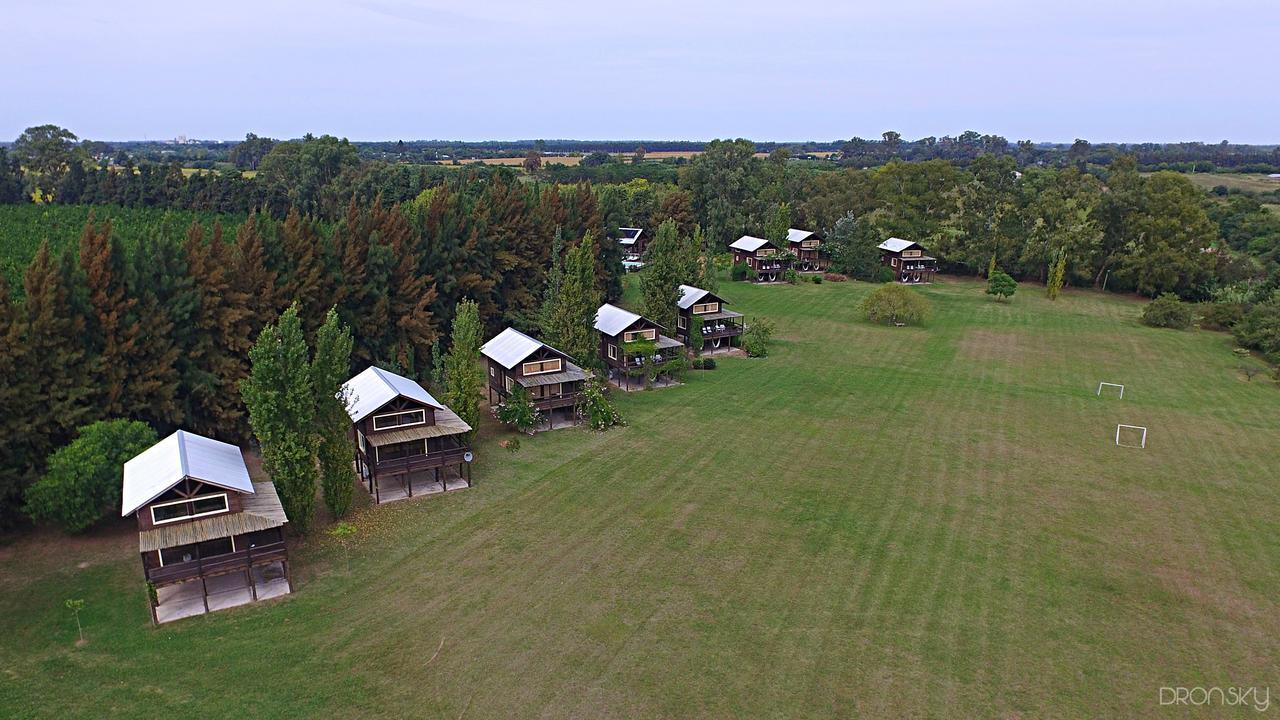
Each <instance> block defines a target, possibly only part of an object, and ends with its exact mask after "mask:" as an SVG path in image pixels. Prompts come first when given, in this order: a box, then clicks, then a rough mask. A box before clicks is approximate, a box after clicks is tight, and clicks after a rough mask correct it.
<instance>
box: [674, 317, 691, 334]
mask: <svg viewBox="0 0 1280 720" xmlns="http://www.w3.org/2000/svg"><path fill="white" fill-rule="evenodd" d="M676 327H678V328H680V329H681V330H684V329H685V328H687V327H689V320H688V319H687V318H686V317H685V316H683V315H681V316H680V317H678V318H676Z"/></svg>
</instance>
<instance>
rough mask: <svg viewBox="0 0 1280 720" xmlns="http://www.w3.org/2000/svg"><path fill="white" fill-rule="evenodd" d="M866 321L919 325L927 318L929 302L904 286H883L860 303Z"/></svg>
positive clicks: (884, 323) (883, 323)
mask: <svg viewBox="0 0 1280 720" xmlns="http://www.w3.org/2000/svg"><path fill="white" fill-rule="evenodd" d="M862 312H863V313H865V314H866V316H867V320H870V321H871V322H873V323H879V324H882V325H891V324H893V323H906V324H908V325H919V324H921V323H923V322H924V321H925V320H927V319H928V317H929V312H930V307H929V301H928V300H926V299H925V297H924V296H923V295H921V294H920V293H918V292H916V291H915V290H912V289H911V288H909V287H907V286H905V285H883V286H881V287H878V288H876V289H875V290H873V291H872V292H871V294H870V295H868V296H867V297H866V298H865V299H863V301H862Z"/></svg>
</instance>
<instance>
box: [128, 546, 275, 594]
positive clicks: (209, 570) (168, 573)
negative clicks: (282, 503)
mask: <svg viewBox="0 0 1280 720" xmlns="http://www.w3.org/2000/svg"><path fill="white" fill-rule="evenodd" d="M285 557H286V552H285V546H284V542H283V541H281V542H274V543H268V544H266V545H259V546H257V547H253V548H249V549H247V550H238V551H236V552H233V553H226V554H224V555H214V556H213V557H209V558H198V559H196V560H191V561H189V562H183V563H173V564H170V565H164V566H161V567H158V568H150V569H148V570H147V580H149V581H151V582H153V583H156V584H167V583H174V582H179V581H182V580H191V579H193V578H198V577H200V576H202V575H206V576H207V575H221V574H224V573H229V572H236V571H239V570H246V569H248V568H250V567H252V566H254V565H260V564H263V563H270V562H276V561H277V560H284V559H285Z"/></svg>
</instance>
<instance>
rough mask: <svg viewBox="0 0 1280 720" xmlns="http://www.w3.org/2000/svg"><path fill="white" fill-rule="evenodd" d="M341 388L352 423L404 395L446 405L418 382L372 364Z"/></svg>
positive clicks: (437, 404) (433, 405)
mask: <svg viewBox="0 0 1280 720" xmlns="http://www.w3.org/2000/svg"><path fill="white" fill-rule="evenodd" d="M342 389H343V390H345V391H346V396H347V414H348V415H350V416H351V422H360V421H361V420H363V419H365V418H366V417H368V415H369V413H371V412H373V411H374V410H377V409H378V408H380V407H382V406H383V405H386V404H387V403H389V402H391V401H392V400H395V399H396V398H397V397H400V396H402V395H403V396H404V397H407V398H409V399H411V400H417V401H418V402H420V403H426V404H427V405H430V406H431V407H433V408H437V409H440V410H443V409H444V405H441V404H440V403H439V402H438V401H437V400H436V399H435V398H433V397H431V393H429V392H427V391H426V388H424V387H422V386H421V385H419V384H418V383H416V382H414V381H413V380H410V379H409V378H407V377H403V376H401V375H397V374H395V373H393V372H391V371H390V370H383V369H382V368H380V367H374V366H372V365H370V366H369V367H367V368H365V370H364V372H362V373H360V374H359V375H357V376H355V377H353V378H351V379H350V380H348V381H346V382H345V383H343V385H342Z"/></svg>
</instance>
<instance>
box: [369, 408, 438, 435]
mask: <svg viewBox="0 0 1280 720" xmlns="http://www.w3.org/2000/svg"><path fill="white" fill-rule="evenodd" d="M426 421H427V411H426V410H406V411H404V412H396V413H386V414H384V415H374V416H373V429H374V430H389V429H391V428H398V427H404V426H406V425H421V424H423V423H425V422H426Z"/></svg>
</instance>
